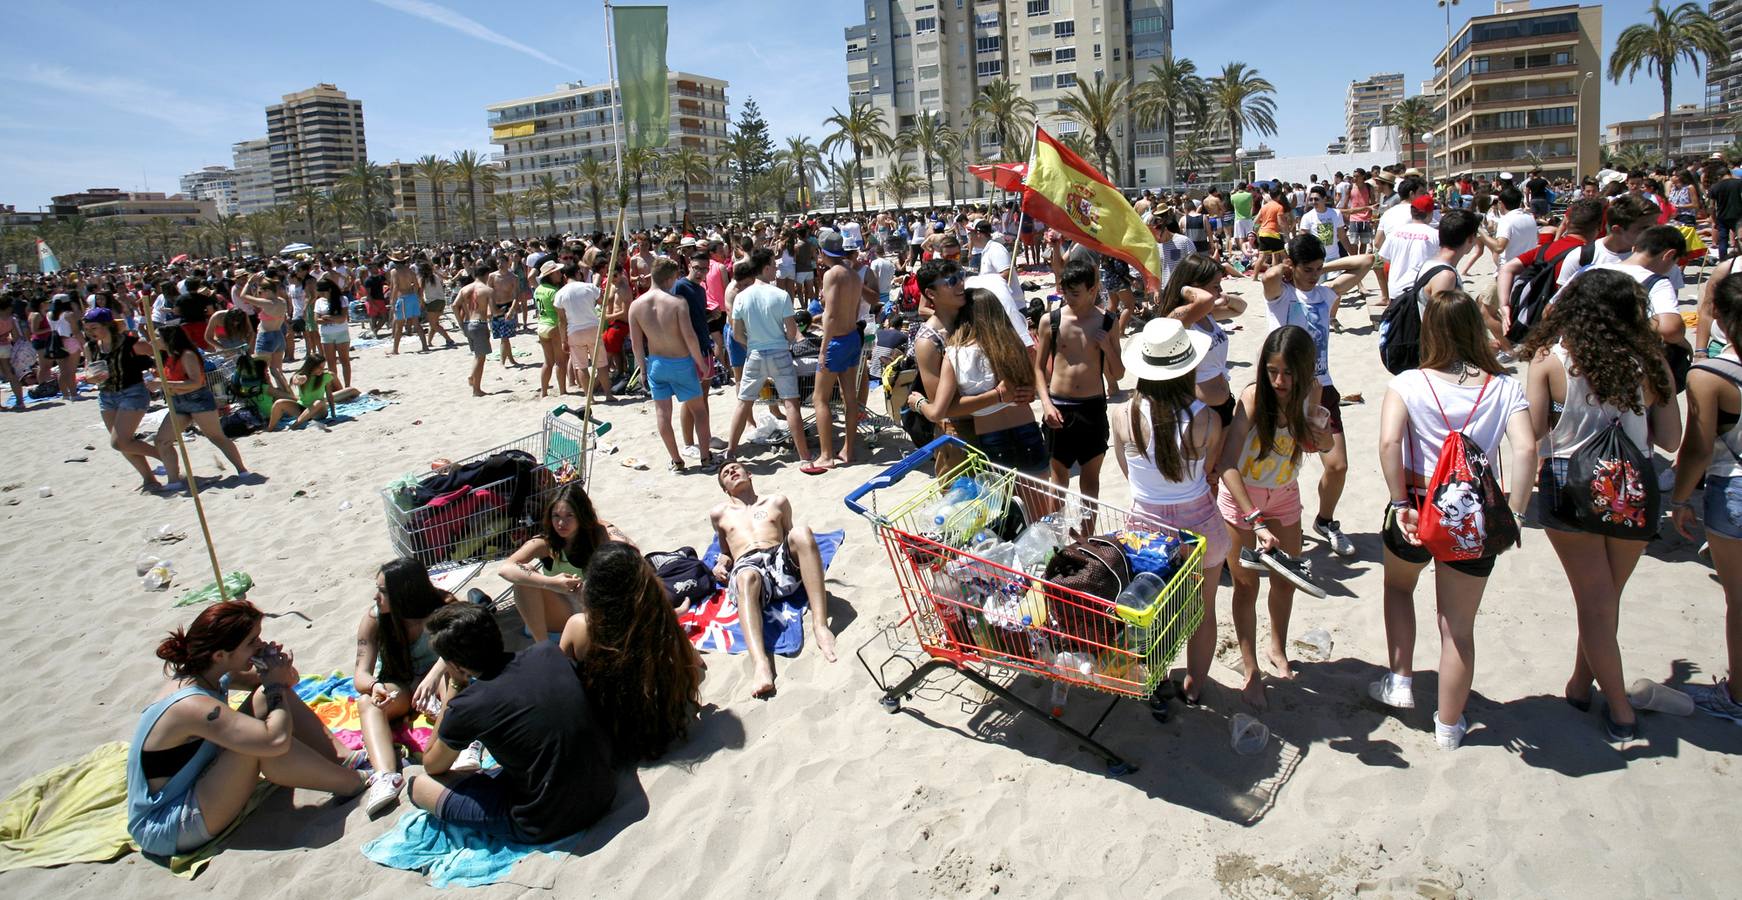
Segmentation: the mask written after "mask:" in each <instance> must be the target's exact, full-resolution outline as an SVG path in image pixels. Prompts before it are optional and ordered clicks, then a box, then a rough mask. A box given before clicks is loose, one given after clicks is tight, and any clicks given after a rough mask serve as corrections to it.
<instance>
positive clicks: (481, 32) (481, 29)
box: [375, 0, 580, 74]
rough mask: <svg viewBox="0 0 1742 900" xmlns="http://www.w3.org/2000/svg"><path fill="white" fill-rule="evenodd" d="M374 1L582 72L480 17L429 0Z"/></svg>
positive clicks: (552, 63)
mask: <svg viewBox="0 0 1742 900" xmlns="http://www.w3.org/2000/svg"><path fill="white" fill-rule="evenodd" d="M375 2H376V3H378V4H380V5H382V6H385V7H387V8H388V9H392V10H397V11H399V12H402V13H405V14H406V15H408V16H416V17H417V18H419V19H423V20H424V21H426V22H432V23H434V24H436V25H440V26H442V27H443V28H451V29H453V30H454V31H458V32H459V33H461V34H464V35H467V36H469V37H474V38H477V39H478V40H480V41H485V42H487V43H491V44H495V45H497V46H499V47H507V48H508V49H510V50H513V51H515V52H517V53H522V54H525V55H527V56H530V57H532V58H533V59H536V60H538V61H539V62H543V63H548V64H550V65H553V66H556V67H557V68H559V69H565V70H567V71H570V72H575V73H577V74H578V73H579V72H580V70H579V69H577V68H575V67H574V66H571V65H569V64H568V63H565V62H562V61H560V60H558V59H556V58H555V57H552V56H550V55H549V54H547V53H545V52H544V51H542V50H539V49H537V48H535V47H529V46H527V45H525V44H522V43H520V42H519V41H517V40H515V39H513V38H511V37H509V36H508V35H505V34H502V33H501V32H498V31H494V30H492V29H491V28H490V27H489V26H487V25H485V24H484V23H483V22H480V21H478V20H477V19H473V18H470V17H468V16H465V15H462V14H460V13H458V12H455V11H454V10H451V9H448V8H447V7H445V6H442V5H440V4H437V3H430V2H427V0H375Z"/></svg>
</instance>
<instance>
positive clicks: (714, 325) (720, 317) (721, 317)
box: [708, 309, 726, 331]
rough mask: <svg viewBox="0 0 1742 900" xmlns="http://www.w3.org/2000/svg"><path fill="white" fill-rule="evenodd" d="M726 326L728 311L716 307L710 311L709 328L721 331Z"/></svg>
mask: <svg viewBox="0 0 1742 900" xmlns="http://www.w3.org/2000/svg"><path fill="white" fill-rule="evenodd" d="M725 327H726V311H725V310H723V309H716V310H713V311H711V312H709V313H708V330H709V331H719V330H720V329H722V328H725Z"/></svg>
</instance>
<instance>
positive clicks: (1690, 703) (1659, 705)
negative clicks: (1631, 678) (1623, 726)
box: [1627, 678, 1694, 716]
mask: <svg viewBox="0 0 1742 900" xmlns="http://www.w3.org/2000/svg"><path fill="white" fill-rule="evenodd" d="M1627 699H1628V701H1629V702H1630V703H1632V704H1633V708H1634V709H1646V710H1650V711H1652V712H1658V713H1665V714H1667V715H1672V716H1691V715H1693V714H1694V698H1692V697H1689V696H1688V695H1687V694H1684V693H1682V692H1681V691H1678V690H1676V689H1675V688H1672V687H1669V686H1667V685H1662V684H1658V683H1657V682H1655V681H1652V680H1651V679H1649V678H1641V679H1639V680H1638V681H1635V682H1633V685H1632V686H1631V687H1629V688H1628V690H1627Z"/></svg>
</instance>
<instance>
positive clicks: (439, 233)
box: [384, 160, 496, 241]
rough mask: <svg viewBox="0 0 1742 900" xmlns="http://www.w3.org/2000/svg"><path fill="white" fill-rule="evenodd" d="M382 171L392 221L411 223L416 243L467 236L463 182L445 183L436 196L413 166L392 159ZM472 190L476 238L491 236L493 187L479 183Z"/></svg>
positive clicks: (493, 221) (425, 179) (494, 217)
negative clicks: (413, 226)
mask: <svg viewBox="0 0 1742 900" xmlns="http://www.w3.org/2000/svg"><path fill="white" fill-rule="evenodd" d="M384 168H385V169H386V170H387V179H388V194H389V196H390V197H391V198H392V205H393V218H394V220H395V221H399V222H412V223H415V227H416V230H417V237H418V240H422V241H447V240H454V239H458V238H465V237H468V236H469V235H470V232H471V226H470V224H469V221H468V220H469V217H468V216H467V215H466V212H465V203H466V185H465V182H462V181H448V182H446V183H444V184H443V185H442V186H441V193H440V194H439V195H438V194H437V192H436V188H435V186H434V185H432V184H431V183H430V180H429V179H428V178H425V177H424V176H422V175H420V174H418V171H417V167H416V165H414V164H413V163H408V162H400V161H399V160H394V161H393V162H390V163H388V164H387V165H386V166H385V167H384ZM473 188H474V190H475V191H476V192H477V213H478V231H479V232H480V234H479V235H478V236H479V237H495V236H496V216H495V214H494V213H492V212H491V211H490V205H491V203H492V202H493V200H494V198H495V196H496V185H495V184H494V183H488V182H480V183H477V184H475V185H473ZM438 207H439V209H440V212H439V213H438V212H437V209H438Z"/></svg>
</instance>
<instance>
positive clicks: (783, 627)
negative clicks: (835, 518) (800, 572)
mask: <svg viewBox="0 0 1742 900" xmlns="http://www.w3.org/2000/svg"><path fill="white" fill-rule="evenodd" d="M816 538H817V550H818V551H819V552H820V553H821V554H822V557H823V569H824V571H827V570H828V568H829V563H831V562H833V561H834V559H835V551H837V550H839V549H841V542H842V541H845V540H846V539H847V532H845V531H827V532H822V533H820V534H818V535H817V536H816ZM719 558H720V540H719V538H715V539H714V541H713V542H712V543H710V544H709V545H708V551H707V552H706V553H704V554H702V562H704V563H706V564H707V566H708V568H710V569H711V568H713V567H714V563H715V562H717V561H718V560H719ZM809 605H810V599H809V597H808V595H806V594H805V592H804V589H803V588H800V589H799V591H798V593H795V594H793V595H792V596H791V597H788V598H786V599H785V600H778V601H775V602H773V603H764V604H762V637H763V639H764V641H765V642H766V643H767V644H768V649H769V651H770V652H772V653H775V654H778V655H780V656H797V655H798V653H799V651H800V650H802V649H804V616H805V610H806V609H808V608H809ZM678 624H679V625H682V626H683V629H684V634H686V635H688V636H689V639H690V643H692V644H694V645H696V649H697V650H703V651H710V652H714V653H732V654H736V653H743V652H745V651H746V649H747V648H746V647H745V646H744V630H743V628H742V627H741V626H740V625H739V624H738V605H737V604H736V603H733V602H732V601H730V600H728V599H726V589H725V588H720V589H718V590H716V591H714V596H713V597H712V598H710V599H709V600H708V601H707V602H705V603H703V604H702V605H700V606H697V607H694V608H692V609H690V610H689V611H688V612H686V613H684V614H683V615H681V616H678Z"/></svg>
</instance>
